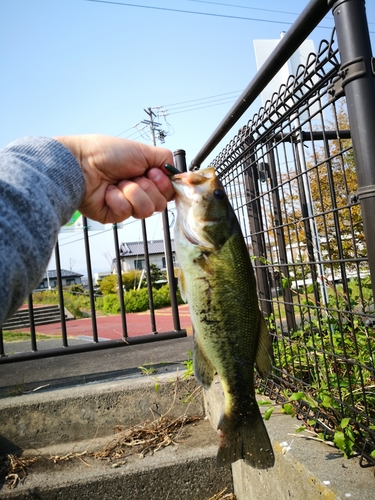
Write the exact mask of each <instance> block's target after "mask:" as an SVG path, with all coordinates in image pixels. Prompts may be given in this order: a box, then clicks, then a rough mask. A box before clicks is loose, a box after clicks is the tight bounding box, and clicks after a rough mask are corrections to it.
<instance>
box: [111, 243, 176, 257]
mask: <svg viewBox="0 0 375 500" xmlns="http://www.w3.org/2000/svg"><path fill="white" fill-rule="evenodd" d="M171 245H172V252H174V240H172V241H171ZM147 246H148V253H149V254H150V255H152V254H157V253H165V252H164V241H163V240H153V241H148V242H147ZM144 254H145V250H144V246H143V241H133V242H131V243H121V245H120V256H121V257H134V256H138V255H144Z"/></svg>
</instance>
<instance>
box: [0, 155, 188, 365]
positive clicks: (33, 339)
mask: <svg viewBox="0 0 375 500" xmlns="http://www.w3.org/2000/svg"><path fill="white" fill-rule="evenodd" d="M177 161H178V160H177ZM163 217H164V220H165V224H164V225H165V227H166V228H167V229H166V232H167V233H168V234H167V235H165V238H164V248H165V260H166V267H167V276H168V284H169V290H170V301H171V325H170V330H168V331H162V332H158V329H157V322H156V317H155V316H156V315H155V307H154V297H153V290H152V286H151V281H152V280H151V275H150V269H151V266H150V257H149V255H148V252H147V247H148V241H147V229H146V224H145V222H144V221H142V234H143V245H144V248H145V270H146V276H147V287H148V303H149V334H142V335H129V334H128V327H127V313H126V305H125V302H126V301H125V300H124V295H125V291H124V289H123V284H122V269H121V258H120V251H119V239H118V228H117V225H116V224H114V225H113V240H114V251H115V255H116V259H115V260H116V274H117V278H118V286H117V293H118V296H119V297H118V298H119V304H120V308H121V311H120V315H119V317H118V325H116V331H117V332H118V334H119V335H118V339H116V340H103V338H101V335H100V328H98V319H97V308H96V300H95V299H96V297H95V287H94V283H93V278H92V267H91V256H90V244H89V234H88V227H87V221H85V222H84V224H85V225H84V227H83V236H84V243H85V255H86V264H87V276H88V288H87V292H86V293H87V295H88V297H89V301H90V317H91V338H90V339H88V338H85V339H84V340H82V339H75V338H72V337H69V321H67V319H66V316H65V302H64V289H63V285H62V276H61V265H60V252H59V245H58V243H57V245H56V247H55V257H56V270H57V279H56V283H57V291H58V299H59V308H60V328H61V336H60V337H58V336H56V340H59V341H60V343H61V346H59V347H54V348H45V345H44V344H45V342H38V340H37V330H38V327H37V326H36V320H35V315H36V314H35V311H36V310H35V309H34V307H33V295H30V296H29V299H28V312H29V324H30V327H29V333H30V335H29V338H30V343H29V348H27V347H24V346H23V348H22V350H21V352H7V351H6V345H5V343H4V339H3V338H4V335H3V332H2V331H1V329H0V364H4V363H14V362H18V361H25V360H28V359H38V358H46V357H52V356H60V355H64V354H75V353H79V352H87V351H93V350H99V349H109V348H114V347H126V346H129V345H135V344H143V343H148V342H156V341H160V340H169V339H176V338H181V337H186V334H187V333H186V330H185V329H183V328H181V325H180V318H179V311H178V302H177V294H176V291H177V287H176V280H175V279H174V268H173V257H172V249H171V240H170V237H169V226H168V213H167V211H165V213H164V214H163ZM41 293H43V292H41ZM102 337H103V336H102ZM8 347H9V346H8ZM8 351H13V349H12V347H11V345H10V348H9V349H8Z"/></svg>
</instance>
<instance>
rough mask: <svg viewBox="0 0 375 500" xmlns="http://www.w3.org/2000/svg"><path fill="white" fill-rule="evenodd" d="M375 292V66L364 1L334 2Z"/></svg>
mask: <svg viewBox="0 0 375 500" xmlns="http://www.w3.org/2000/svg"><path fill="white" fill-rule="evenodd" d="M330 5H331V7H332V12H333V17H334V21H335V27H336V31H337V41H338V47H339V51H340V56H341V70H342V71H341V74H342V81H341V85H342V87H343V88H344V91H345V96H346V102H347V109H348V116H349V123H350V130H351V135H352V140H353V151H354V159H355V166H356V171H357V179H358V197H359V200H360V202H361V208H362V216H363V225H364V232H365V238H366V245H367V251H368V260H369V267H370V273H371V281H372V288H373V291H374V293H375V217H374V214H375V169H374V158H375V141H374V130H375V112H374V110H375V78H374V74H375V64H374V58H373V57H372V51H371V42H370V36H369V31H368V25H367V19H366V11H365V2H364V0H347V1H343V0H336V1H334V0H331V2H330Z"/></svg>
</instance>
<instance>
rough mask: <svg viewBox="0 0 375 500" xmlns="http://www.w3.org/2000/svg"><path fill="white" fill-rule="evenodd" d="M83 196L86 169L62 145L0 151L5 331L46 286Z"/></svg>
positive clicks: (20, 144)
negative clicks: (55, 250)
mask: <svg viewBox="0 0 375 500" xmlns="http://www.w3.org/2000/svg"><path fill="white" fill-rule="evenodd" d="M83 193H84V177H83V173H82V170H81V167H80V165H79V163H78V162H77V160H76V159H75V157H74V156H73V155H72V154H71V153H70V151H68V149H66V148H65V147H64V146H63V145H62V144H60V143H59V142H58V141H55V140H54V139H48V138H44V137H29V138H24V139H20V140H17V141H15V142H13V143H11V144H9V146H7V147H6V148H5V149H4V150H3V151H0V326H1V325H2V323H3V322H4V321H5V320H6V319H7V318H8V317H10V316H11V315H12V314H14V313H15V311H16V310H17V309H18V307H19V306H20V305H21V304H22V302H23V300H24V299H25V297H26V296H27V294H28V293H29V292H31V290H33V288H35V287H36V286H37V285H38V284H39V282H40V281H41V278H42V276H43V273H44V272H45V270H46V267H47V264H48V261H49V259H50V256H51V253H52V250H53V247H54V244H55V243H56V240H57V235H58V233H59V229H60V227H61V226H62V225H63V224H66V223H67V222H68V220H69V219H70V217H71V216H72V213H73V212H74V210H76V209H77V207H78V206H79V205H80V202H81V200H82V197H83Z"/></svg>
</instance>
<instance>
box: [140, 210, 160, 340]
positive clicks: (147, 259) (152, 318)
mask: <svg viewBox="0 0 375 500" xmlns="http://www.w3.org/2000/svg"><path fill="white" fill-rule="evenodd" d="M142 236H143V248H144V250H143V251H144V255H145V265H146V277H147V291H148V305H149V308H150V321H151V328H152V333H158V332H157V331H156V321H155V308H154V299H153V296H152V282H151V266H150V254H149V252H148V240H147V228H146V221H145V220H144V219H142Z"/></svg>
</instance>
